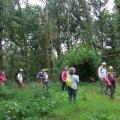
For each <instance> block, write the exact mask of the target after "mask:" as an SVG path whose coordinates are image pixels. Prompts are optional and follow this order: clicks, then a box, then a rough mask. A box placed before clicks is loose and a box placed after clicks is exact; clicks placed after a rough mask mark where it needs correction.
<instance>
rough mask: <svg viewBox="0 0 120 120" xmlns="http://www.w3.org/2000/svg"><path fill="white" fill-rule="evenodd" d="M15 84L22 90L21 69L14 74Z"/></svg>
mask: <svg viewBox="0 0 120 120" xmlns="http://www.w3.org/2000/svg"><path fill="white" fill-rule="evenodd" d="M15 77H16V82H17V84H18V88H23V69H20V70H19V72H18V73H16V76H15Z"/></svg>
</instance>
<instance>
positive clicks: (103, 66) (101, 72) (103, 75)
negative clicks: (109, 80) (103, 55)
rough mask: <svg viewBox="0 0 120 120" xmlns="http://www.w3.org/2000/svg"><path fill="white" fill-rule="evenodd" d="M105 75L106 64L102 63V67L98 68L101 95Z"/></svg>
mask: <svg viewBox="0 0 120 120" xmlns="http://www.w3.org/2000/svg"><path fill="white" fill-rule="evenodd" d="M106 75H107V69H106V62H103V63H102V65H101V66H100V67H99V68H98V76H99V80H100V90H101V94H103V88H104V81H105V79H106Z"/></svg>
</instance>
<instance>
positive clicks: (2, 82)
mask: <svg viewBox="0 0 120 120" xmlns="http://www.w3.org/2000/svg"><path fill="white" fill-rule="evenodd" d="M6 80H7V79H6V76H5V72H4V71H3V72H0V85H2V86H4V85H5V82H6Z"/></svg>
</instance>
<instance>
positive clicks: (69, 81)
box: [66, 76, 72, 87]
mask: <svg viewBox="0 0 120 120" xmlns="http://www.w3.org/2000/svg"><path fill="white" fill-rule="evenodd" d="M66 86H67V87H72V78H71V76H69V77H68V79H67V80H66Z"/></svg>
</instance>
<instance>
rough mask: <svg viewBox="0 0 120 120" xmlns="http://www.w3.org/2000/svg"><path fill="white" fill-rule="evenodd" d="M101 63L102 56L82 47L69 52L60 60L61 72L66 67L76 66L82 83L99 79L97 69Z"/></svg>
mask: <svg viewBox="0 0 120 120" xmlns="http://www.w3.org/2000/svg"><path fill="white" fill-rule="evenodd" d="M100 62H101V56H100V55H99V53H98V52H97V51H94V49H93V50H92V49H90V48H88V47H85V46H83V47H80V48H77V49H73V50H70V51H68V52H67V53H66V54H65V55H63V56H62V57H61V59H59V60H58V66H59V68H60V71H62V70H63V68H64V67H65V66H69V67H71V66H74V67H75V68H76V73H77V74H78V75H79V77H80V80H82V81H90V80H91V81H95V80H96V78H97V69H98V66H99V65H100Z"/></svg>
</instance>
